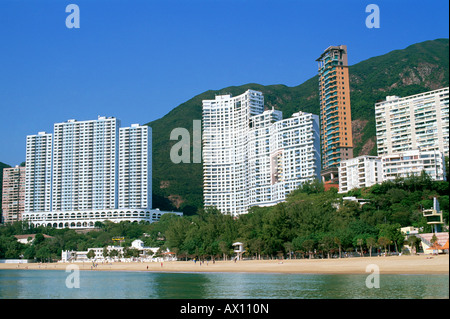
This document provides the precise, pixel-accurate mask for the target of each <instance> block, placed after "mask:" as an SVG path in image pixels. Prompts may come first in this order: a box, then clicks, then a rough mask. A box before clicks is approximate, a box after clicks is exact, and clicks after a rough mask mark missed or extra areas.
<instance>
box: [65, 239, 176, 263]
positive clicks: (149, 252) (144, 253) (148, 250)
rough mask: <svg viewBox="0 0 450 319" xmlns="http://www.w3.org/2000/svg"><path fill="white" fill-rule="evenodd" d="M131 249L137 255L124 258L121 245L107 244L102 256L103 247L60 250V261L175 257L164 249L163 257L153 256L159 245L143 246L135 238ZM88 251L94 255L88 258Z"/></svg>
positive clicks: (151, 259)
mask: <svg viewBox="0 0 450 319" xmlns="http://www.w3.org/2000/svg"><path fill="white" fill-rule="evenodd" d="M129 248H131V249H136V250H138V251H139V257H134V258H125V257H124V250H125V248H124V247H121V246H107V247H106V251H107V254H108V255H107V256H106V257H105V256H104V252H105V248H102V247H99V248H88V249H87V250H86V251H69V250H63V251H62V252H61V262H84V261H86V262H87V261H97V262H99V261H100V262H102V261H106V262H111V261H122V262H129V261H137V262H161V261H175V260H177V257H176V255H175V254H174V253H172V252H170V251H169V249H166V251H165V252H163V253H162V255H163V257H154V255H155V254H156V253H157V252H158V251H159V250H160V248H159V247H145V246H144V242H143V241H142V240H140V239H136V240H134V241H133V242H132V243H131V246H130V247H129ZM90 251H93V252H94V254H95V255H94V257H92V258H89V257H88V254H89V252H90ZM113 251H117V253H113V254H111V252H113Z"/></svg>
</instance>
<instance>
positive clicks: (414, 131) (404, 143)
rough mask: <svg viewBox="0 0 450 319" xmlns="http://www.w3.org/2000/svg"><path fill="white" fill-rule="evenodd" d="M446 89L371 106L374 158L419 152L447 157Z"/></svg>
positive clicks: (392, 98) (390, 99) (394, 97)
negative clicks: (372, 108)
mask: <svg viewBox="0 0 450 319" xmlns="http://www.w3.org/2000/svg"><path fill="white" fill-rule="evenodd" d="M448 104H449V88H448V87H447V88H442V89H439V90H434V91H429V92H425V93H421V94H416V95H411V96H407V97H404V98H400V97H397V96H388V97H387V98H386V101H383V102H380V103H377V104H375V120H376V130H377V148H378V156H383V155H389V154H393V153H398V152H405V151H409V150H415V149H420V150H421V151H432V150H436V151H440V152H442V153H443V154H444V156H448V155H449V113H448Z"/></svg>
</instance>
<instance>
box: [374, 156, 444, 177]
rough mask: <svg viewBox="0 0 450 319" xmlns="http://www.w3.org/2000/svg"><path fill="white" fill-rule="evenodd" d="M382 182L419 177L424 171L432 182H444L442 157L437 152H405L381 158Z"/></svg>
mask: <svg viewBox="0 0 450 319" xmlns="http://www.w3.org/2000/svg"><path fill="white" fill-rule="evenodd" d="M381 160H382V165H383V181H387V180H395V179H396V178H397V177H402V178H406V177H408V176H411V175H420V174H421V173H422V171H425V173H427V174H428V175H429V176H430V177H431V179H432V180H435V181H442V180H446V177H445V175H446V174H445V165H444V155H443V154H442V153H441V152H439V151H427V152H422V151H419V150H412V151H406V152H402V153H396V154H391V155H386V156H382V158H381Z"/></svg>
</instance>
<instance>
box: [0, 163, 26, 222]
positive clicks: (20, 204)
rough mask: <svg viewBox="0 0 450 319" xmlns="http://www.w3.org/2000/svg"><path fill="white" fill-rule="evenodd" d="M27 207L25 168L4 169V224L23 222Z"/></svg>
mask: <svg viewBox="0 0 450 319" xmlns="http://www.w3.org/2000/svg"><path fill="white" fill-rule="evenodd" d="M24 207H25V167H21V166H16V167H12V168H4V169H3V198H2V210H3V221H2V222H4V223H13V222H15V221H20V220H22V213H23V212H24Z"/></svg>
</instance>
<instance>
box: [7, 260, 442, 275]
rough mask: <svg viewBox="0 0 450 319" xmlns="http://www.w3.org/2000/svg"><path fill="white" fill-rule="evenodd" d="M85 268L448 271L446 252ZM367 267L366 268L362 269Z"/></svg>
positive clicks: (15, 266)
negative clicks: (374, 268)
mask: <svg viewBox="0 0 450 319" xmlns="http://www.w3.org/2000/svg"><path fill="white" fill-rule="evenodd" d="M68 265H70V264H69V263H49V264H44V263H29V264H17V263H11V264H9V263H2V264H0V270H1V269H40V270H45V269H48V270H50V269H52V270H55V269H58V270H65V269H66V267H67V266H68ZM75 265H78V267H79V269H80V270H86V271H157V272H254V273H292V274H294V273H299V274H300V273H305V274H367V273H369V272H371V271H372V270H370V269H368V268H367V267H368V266H369V265H376V266H378V268H379V271H380V274H448V273H449V255H440V256H430V255H420V256H389V257H362V258H358V257H354V258H342V259H311V260H309V259H292V260H261V261H258V260H242V261H237V262H234V261H216V262H215V263H213V262H211V261H210V262H208V263H206V262H204V263H202V264H200V263H199V262H196V263H194V262H193V261H170V262H163V263H162V264H161V263H155V262H153V263H151V262H150V263H141V262H130V263H124V262H116V263H101V262H100V263H98V265H97V266H96V267H92V263H91V262H85V263H75ZM366 269H367V271H366Z"/></svg>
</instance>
